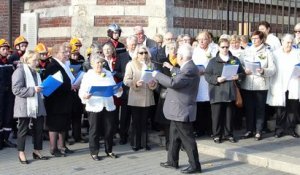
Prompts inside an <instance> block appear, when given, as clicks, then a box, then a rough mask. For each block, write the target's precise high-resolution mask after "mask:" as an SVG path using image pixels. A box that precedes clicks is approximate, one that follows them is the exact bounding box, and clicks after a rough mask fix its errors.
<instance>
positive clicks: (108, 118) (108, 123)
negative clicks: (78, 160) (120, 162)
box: [79, 54, 123, 161]
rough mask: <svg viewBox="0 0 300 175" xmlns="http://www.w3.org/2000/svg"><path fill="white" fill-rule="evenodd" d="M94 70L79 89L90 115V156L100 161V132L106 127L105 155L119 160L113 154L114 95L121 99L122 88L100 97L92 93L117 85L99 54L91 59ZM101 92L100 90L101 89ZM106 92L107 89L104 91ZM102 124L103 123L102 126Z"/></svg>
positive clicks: (93, 55) (91, 70) (92, 55)
mask: <svg viewBox="0 0 300 175" xmlns="http://www.w3.org/2000/svg"><path fill="white" fill-rule="evenodd" d="M90 61H91V66H92V69H90V70H88V72H87V73H86V74H85V75H84V76H83V79H82V82H81V86H80V89H79V97H80V99H81V101H82V103H84V104H85V105H86V107H85V109H86V111H87V113H88V120H89V125H90V128H89V148H90V154H91V157H92V159H93V160H95V161H99V160H100V157H99V156H98V153H99V148H100V144H99V137H100V135H99V131H100V128H101V127H102V126H103V127H104V141H105V153H106V155H107V156H108V157H111V158H117V155H115V154H114V153H113V152H112V146H113V135H114V130H115V128H114V127H115V125H114V120H115V117H114V116H115V111H116V106H115V104H114V99H113V96H112V95H115V96H117V97H120V96H121V95H122V92H123V90H122V88H119V89H118V91H116V92H115V94H111V95H105V96H98V95H96V94H94V93H92V92H90V91H91V88H93V87H96V86H101V87H103V88H105V86H108V87H110V86H112V85H115V84H116V83H115V80H114V78H113V75H112V73H111V72H110V71H108V70H106V69H104V68H103V65H104V64H105V60H104V58H103V57H101V56H100V55H98V54H91V57H90ZM99 90H100V89H99ZM104 90H105V89H104ZM101 122H103V123H102V124H101Z"/></svg>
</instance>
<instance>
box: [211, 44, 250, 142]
mask: <svg viewBox="0 0 300 175" xmlns="http://www.w3.org/2000/svg"><path fill="white" fill-rule="evenodd" d="M225 75H226V76H225ZM244 76H245V72H244V69H243V67H242V65H241V63H240V61H239V59H238V58H236V57H234V56H232V55H231V53H230V52H229V41H228V40H227V39H225V38H224V39H220V40H219V54H217V56H216V57H214V58H213V59H211V60H210V61H209V63H208V65H207V67H206V70H205V79H206V81H207V82H208V83H209V97H210V104H211V109H212V110H211V111H212V132H213V140H214V142H215V143H221V141H222V139H224V140H228V141H229V142H232V143H234V142H236V140H235V138H234V137H233V126H232V122H233V121H232V120H233V115H234V103H233V102H234V101H235V100H236V87H235V83H236V82H235V81H237V80H241V79H242V78H243V77H244Z"/></svg>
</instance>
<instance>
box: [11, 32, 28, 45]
mask: <svg viewBox="0 0 300 175" xmlns="http://www.w3.org/2000/svg"><path fill="white" fill-rule="evenodd" d="M21 43H27V44H28V41H27V40H26V38H24V36H22V35H20V36H18V38H16V39H15V42H14V47H16V45H18V44H21Z"/></svg>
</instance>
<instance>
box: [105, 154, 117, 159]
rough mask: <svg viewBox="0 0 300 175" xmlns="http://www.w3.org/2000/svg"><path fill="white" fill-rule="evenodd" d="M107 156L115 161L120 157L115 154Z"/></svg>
mask: <svg viewBox="0 0 300 175" xmlns="http://www.w3.org/2000/svg"><path fill="white" fill-rule="evenodd" d="M107 156H108V157H110V158H113V159H116V158H118V157H119V156H118V155H116V154H114V153H107Z"/></svg>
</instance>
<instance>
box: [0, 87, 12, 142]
mask: <svg viewBox="0 0 300 175" xmlns="http://www.w3.org/2000/svg"><path fill="white" fill-rule="evenodd" d="M10 88H11V87H10ZM8 89H9V88H8ZM14 100H15V97H14V95H13V94H12V92H11V90H5V91H2V90H1V91H0V132H2V134H1V135H2V137H1V138H0V139H1V140H0V142H2V141H3V139H4V140H8V138H9V135H10V132H11V131H12V127H13V125H14V120H13V110H14V109H13V108H14Z"/></svg>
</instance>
